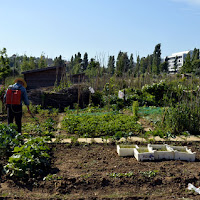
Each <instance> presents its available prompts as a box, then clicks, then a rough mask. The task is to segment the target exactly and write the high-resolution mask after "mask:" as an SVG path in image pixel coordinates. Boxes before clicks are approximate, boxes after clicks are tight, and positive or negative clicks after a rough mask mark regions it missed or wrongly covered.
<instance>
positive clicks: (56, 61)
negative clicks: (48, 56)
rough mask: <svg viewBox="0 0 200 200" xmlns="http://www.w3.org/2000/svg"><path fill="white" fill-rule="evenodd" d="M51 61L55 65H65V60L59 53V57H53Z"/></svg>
mask: <svg viewBox="0 0 200 200" xmlns="http://www.w3.org/2000/svg"><path fill="white" fill-rule="evenodd" d="M53 63H54V66H56V67H62V66H64V65H65V61H64V60H63V59H62V56H61V55H60V56H59V57H55V59H54V61H53Z"/></svg>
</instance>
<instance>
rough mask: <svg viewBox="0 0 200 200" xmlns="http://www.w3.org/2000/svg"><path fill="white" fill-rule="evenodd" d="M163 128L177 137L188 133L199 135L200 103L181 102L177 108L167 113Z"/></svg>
mask: <svg viewBox="0 0 200 200" xmlns="http://www.w3.org/2000/svg"><path fill="white" fill-rule="evenodd" d="M163 126H164V128H165V129H166V130H167V131H170V132H171V133H172V134H175V135H177V134H181V133H182V132H186V131H187V132H189V133H191V134H194V135H196V134H199V131H200V107H199V103H198V104H197V103H195V102H193V103H187V102H186V103H184V102H180V103H178V104H177V105H176V106H174V107H170V108H169V109H168V110H167V112H166V115H165V120H164V124H163Z"/></svg>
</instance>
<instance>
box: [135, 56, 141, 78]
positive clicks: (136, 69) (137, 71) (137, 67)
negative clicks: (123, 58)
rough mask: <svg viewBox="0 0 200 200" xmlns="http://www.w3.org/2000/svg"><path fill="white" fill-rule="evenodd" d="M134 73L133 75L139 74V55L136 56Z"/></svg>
mask: <svg viewBox="0 0 200 200" xmlns="http://www.w3.org/2000/svg"><path fill="white" fill-rule="evenodd" d="M134 75H135V76H139V75H140V56H139V55H138V56H137V63H136V67H135V72H134Z"/></svg>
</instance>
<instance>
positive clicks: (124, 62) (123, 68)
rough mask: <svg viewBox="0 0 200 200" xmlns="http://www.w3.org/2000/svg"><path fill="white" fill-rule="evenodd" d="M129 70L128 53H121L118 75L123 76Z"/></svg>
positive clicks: (117, 65) (118, 62) (117, 64)
mask: <svg viewBox="0 0 200 200" xmlns="http://www.w3.org/2000/svg"><path fill="white" fill-rule="evenodd" d="M128 70H129V58H128V55H127V52H121V51H120V52H119V54H118V57H117V62H116V74H117V76H122V75H123V73H125V72H127V71H128Z"/></svg>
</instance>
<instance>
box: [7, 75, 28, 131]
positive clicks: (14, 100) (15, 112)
mask: <svg viewBox="0 0 200 200" xmlns="http://www.w3.org/2000/svg"><path fill="white" fill-rule="evenodd" d="M26 87H27V84H26V81H25V80H24V79H22V78H17V79H15V81H14V85H9V86H8V89H7V91H6V93H5V95H4V102H5V103H6V108H7V115H8V124H10V123H13V120H14V119H15V123H16V125H17V131H18V133H21V127H22V101H23V102H24V104H25V105H26V106H27V109H28V113H29V114H31V112H30V109H29V100H28V95H27V92H26Z"/></svg>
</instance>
